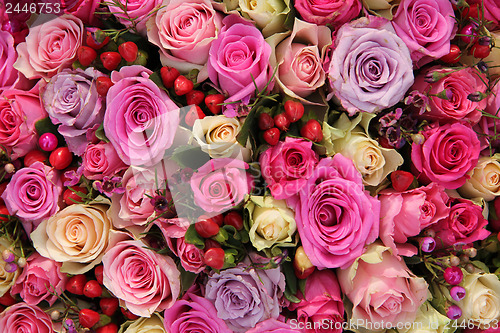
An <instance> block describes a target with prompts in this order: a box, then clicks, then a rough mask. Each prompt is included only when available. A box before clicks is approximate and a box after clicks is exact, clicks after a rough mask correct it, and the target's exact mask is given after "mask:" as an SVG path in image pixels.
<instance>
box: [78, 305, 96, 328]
mask: <svg viewBox="0 0 500 333" xmlns="http://www.w3.org/2000/svg"><path fill="white" fill-rule="evenodd" d="M99 320H101V316H99V314H98V313H97V312H95V311H94V310H90V309H82V310H80V313H79V314H78V321H79V322H80V325H81V326H82V327H85V328H92V326H94V325H95V324H97V323H98V322H99Z"/></svg>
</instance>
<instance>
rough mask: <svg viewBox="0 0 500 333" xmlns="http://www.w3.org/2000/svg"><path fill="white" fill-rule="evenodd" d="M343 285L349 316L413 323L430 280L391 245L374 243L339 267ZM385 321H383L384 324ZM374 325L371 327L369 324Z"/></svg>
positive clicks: (368, 320)
mask: <svg viewBox="0 0 500 333" xmlns="http://www.w3.org/2000/svg"><path fill="white" fill-rule="evenodd" d="M337 276H338V279H339V283H340V287H341V288H342V291H343V292H344V294H345V295H346V296H347V298H348V299H349V300H350V302H351V303H352V315H351V316H350V318H349V319H350V320H352V321H353V322H355V323H358V324H361V325H360V326H362V327H365V326H363V324H365V325H373V326H375V324H378V325H383V326H379V327H384V328H388V327H389V326H387V325H389V324H392V327H396V325H397V324H398V323H412V322H413V321H414V320H415V317H416V315H417V310H418V308H419V307H420V306H421V305H422V304H423V303H424V302H425V300H426V299H427V293H428V290H427V283H426V282H425V280H424V279H423V278H420V277H417V276H415V275H414V274H413V273H412V272H411V271H410V269H408V267H407V266H406V264H405V262H404V261H403V260H398V258H397V257H396V256H394V255H392V254H391V251H390V249H389V248H387V247H384V246H382V245H380V244H379V243H373V244H372V245H370V246H369V247H368V248H367V250H366V253H365V254H363V255H362V256H361V257H359V258H358V259H356V262H354V263H353V264H352V265H351V266H350V267H348V268H347V269H339V270H337ZM382 323H383V324H382ZM369 329H371V328H369Z"/></svg>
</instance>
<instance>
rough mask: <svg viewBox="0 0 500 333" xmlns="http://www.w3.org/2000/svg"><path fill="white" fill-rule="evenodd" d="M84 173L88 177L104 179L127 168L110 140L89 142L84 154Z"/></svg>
mask: <svg viewBox="0 0 500 333" xmlns="http://www.w3.org/2000/svg"><path fill="white" fill-rule="evenodd" d="M82 168H83V175H84V176H85V177H86V178H87V179H92V180H102V179H103V178H104V177H105V176H108V177H111V176H113V175H114V174H116V173H117V172H120V171H122V170H124V169H126V168H127V166H126V165H125V164H124V163H123V162H122V160H121V159H120V157H119V156H118V154H117V153H116V150H115V148H113V145H112V144H111V143H109V142H100V143H97V144H89V145H88V146H87V148H86V149H85V153H83V156H82Z"/></svg>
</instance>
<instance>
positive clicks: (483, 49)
mask: <svg viewBox="0 0 500 333" xmlns="http://www.w3.org/2000/svg"><path fill="white" fill-rule="evenodd" d="M490 52H491V49H490V45H481V44H479V43H476V44H474V45H472V47H471V48H470V54H472V55H473V56H474V58H478V59H483V58H486V57H487V56H489V55H490Z"/></svg>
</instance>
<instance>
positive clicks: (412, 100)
mask: <svg viewBox="0 0 500 333" xmlns="http://www.w3.org/2000/svg"><path fill="white" fill-rule="evenodd" d="M405 104H406V105H410V104H412V105H413V106H414V107H415V108H416V109H417V110H418V114H423V113H424V112H428V111H430V110H431V109H430V104H429V97H427V96H426V95H424V94H422V93H421V92H420V91H418V90H413V91H411V92H410V94H409V95H408V97H406V98H405Z"/></svg>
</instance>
